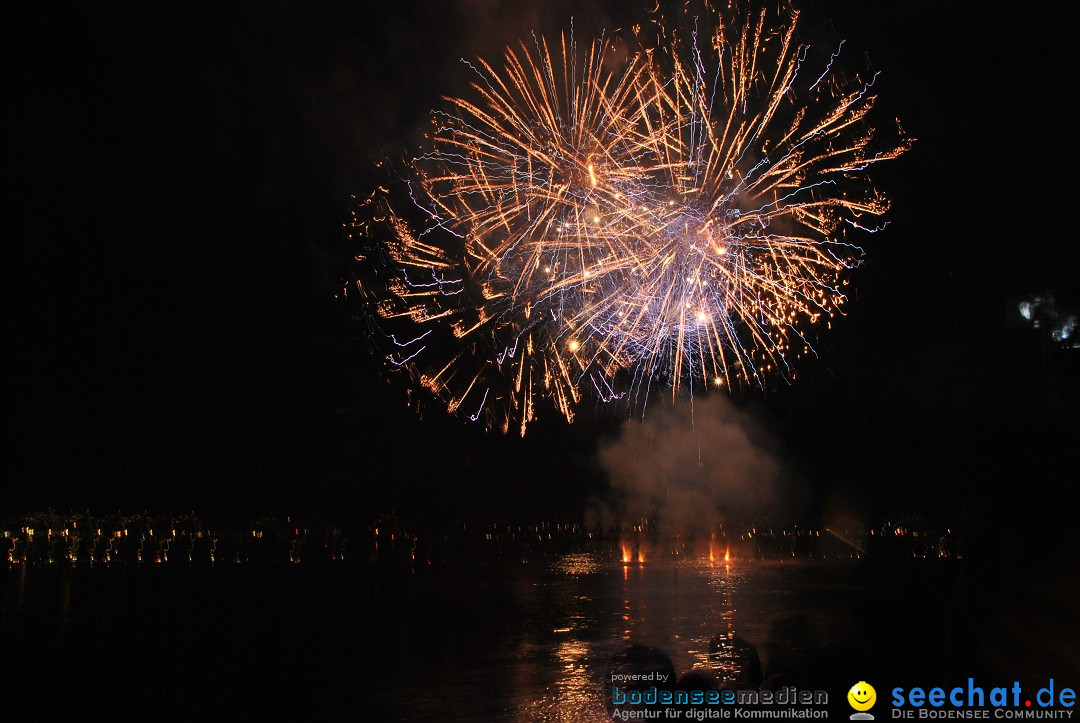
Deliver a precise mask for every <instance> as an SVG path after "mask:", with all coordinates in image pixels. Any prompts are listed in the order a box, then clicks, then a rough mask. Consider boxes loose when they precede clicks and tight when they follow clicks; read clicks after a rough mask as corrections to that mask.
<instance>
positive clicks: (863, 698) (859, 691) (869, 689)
mask: <svg viewBox="0 0 1080 723" xmlns="http://www.w3.org/2000/svg"><path fill="white" fill-rule="evenodd" d="M847 702H848V703H849V704H850V705H851V707H852V708H854V709H855V710H857V711H865V710H870V709H871V708H873V707H874V703H876V702H877V691H876V690H874V686H872V685H870V684H869V683H867V682H866V681H865V680H860V681H859V682H858V683H856V684H855V685H853V686H851V690H849V691H848V693H847Z"/></svg>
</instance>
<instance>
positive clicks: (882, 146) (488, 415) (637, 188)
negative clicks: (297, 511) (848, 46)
mask: <svg viewBox="0 0 1080 723" xmlns="http://www.w3.org/2000/svg"><path fill="white" fill-rule="evenodd" d="M796 20H797V14H796V13H795V12H793V11H791V10H786V11H782V12H780V13H779V14H776V13H772V14H770V13H769V12H767V11H765V10H757V11H742V10H740V11H730V10H725V11H723V12H717V11H715V10H713V9H711V8H710V7H708V6H702V7H698V8H695V9H691V8H689V7H683V8H681V9H679V10H676V11H660V10H657V11H655V12H654V13H653V14H651V15H650V16H649V17H648V18H647V19H646V21H645V22H643V23H641V24H639V25H635V26H633V27H632V28H630V29H628V30H627V31H625V32H623V33H620V34H616V36H615V37H613V38H601V39H598V40H595V41H593V42H592V43H590V44H589V45H588V46H587V47H584V48H579V47H578V46H577V44H576V43H575V41H574V39H573V36H572V35H569V36H568V35H563V36H561V37H559V38H558V39H557V41H555V42H553V43H549V42H548V41H547V40H546V39H544V38H541V37H538V38H533V39H531V40H529V41H528V42H521V43H519V44H518V45H517V46H514V47H510V48H508V49H507V50H506V52H505V55H504V57H503V60H502V63H501V65H499V66H497V67H496V66H493V65H491V64H489V63H487V62H485V61H483V60H479V61H476V62H475V63H468V67H469V68H470V69H471V71H472V72H474V73H475V77H476V80H475V82H474V83H473V84H472V93H471V94H469V97H467V98H465V97H463V98H448V99H447V105H448V107H447V109H446V110H445V111H442V112H437V113H435V114H433V117H432V123H433V132H432V134H431V143H430V147H428V148H426V149H424V151H423V152H421V153H420V154H418V155H417V156H416V157H415V158H414V159H413V160H412V161H411V162H410V163H408V164H407V166H406V168H405V169H404V171H403V173H401V174H400V175H401V176H402V177H401V178H400V179H399V180H398V181H396V182H395V184H388V185H396V186H399V187H400V188H401V189H403V190H401V191H400V192H395V191H394V190H393V189H386V188H381V189H379V190H378V191H376V192H375V193H373V194H371V195H370V196H369V197H367V198H365V199H362V200H361V202H360V203H359V204H358V207H357V209H356V211H355V212H354V218H353V223H352V225H351V234H352V235H353V236H354V237H358V238H360V239H362V241H363V242H364V243H366V246H365V252H364V253H363V254H361V255H360V256H358V260H359V261H360V266H361V270H360V273H359V274H358V275H359V279H358V280H357V281H356V283H355V285H354V286H353V287H352V288H353V289H355V290H356V291H358V292H359V293H360V294H361V296H362V298H363V299H364V300H365V306H366V308H367V309H368V310H369V312H370V313H369V315H368V319H369V324H370V329H371V332H372V339H374V340H376V341H377V342H380V343H378V347H379V348H380V349H381V350H382V351H383V352H384V353H385V355H386V359H387V364H388V366H389V367H391V368H401V369H404V370H406V371H407V372H408V373H409V374H411V375H412V376H413V378H414V380H415V381H416V383H417V384H419V385H420V386H422V387H424V388H425V389H427V390H428V391H429V392H431V393H432V394H434V395H435V396H437V397H438V398H441V399H443V400H444V401H445V402H446V403H447V405H448V407H449V409H450V411H451V412H455V413H456V412H460V413H464V414H468V415H469V416H470V417H471V418H472V419H474V420H475V419H480V418H484V419H485V420H486V421H487V422H489V423H494V424H497V425H499V426H501V427H502V428H503V429H504V431H505V430H506V429H508V428H509V427H510V426H511V425H514V426H515V427H516V428H518V429H519V430H520V432H521V433H522V434H524V432H525V429H526V427H527V425H528V424H529V422H530V421H532V420H533V419H534V418H535V416H536V414H537V405H538V402H540V400H543V399H547V400H550V401H551V402H553V403H554V405H555V407H556V408H557V409H558V410H559V411H560V412H561V413H562V414H563V415H564V416H565V417H566V418H567V420H570V421H572V420H573V416H574V410H575V406H576V405H577V403H578V402H580V401H581V399H582V397H583V395H584V394H590V395H592V396H594V397H596V398H597V399H599V400H601V401H610V400H612V399H616V398H622V397H624V396H625V395H627V394H629V393H632V394H635V395H644V396H646V397H647V395H648V392H649V390H650V389H651V388H654V387H656V386H660V387H669V388H670V389H671V391H672V394H675V393H676V392H677V391H678V390H679V388H680V387H681V386H683V385H686V386H687V387H688V388H690V389H691V390H693V389H695V388H701V387H704V386H709V385H711V386H723V387H729V388H730V387H734V386H738V385H749V384H756V385H764V384H765V382H766V380H767V379H768V378H769V377H770V376H773V375H777V376H780V377H783V378H788V379H791V378H793V377H794V371H793V370H792V368H791V362H792V361H793V360H794V359H796V358H798V357H799V356H801V355H803V354H806V353H812V351H813V350H812V347H811V344H810V341H809V339H808V334H807V330H808V329H809V328H810V327H812V326H813V325H815V324H817V323H819V322H821V321H827V320H828V319H829V318H831V317H832V316H833V315H834V314H835V313H837V312H838V310H839V309H840V307H841V305H842V304H843V303H844V300H845V297H844V294H843V292H842V289H841V287H842V286H843V284H844V283H846V282H845V280H844V279H843V272H845V271H846V270H847V269H850V268H852V267H853V266H855V265H857V264H858V261H859V257H860V255H861V252H862V251H861V249H860V248H859V247H858V246H857V245H856V244H855V243H854V241H853V240H852V238H853V237H854V236H856V235H857V234H863V233H867V232H873V231H875V230H877V229H878V228H880V227H881V225H880V224H879V223H876V219H877V217H880V216H881V215H882V214H884V213H885V212H886V211H887V209H888V201H887V199H886V198H885V197H883V196H882V195H880V194H879V193H878V192H877V191H876V190H875V189H874V188H873V186H872V185H871V184H870V182H869V180H868V179H867V177H866V175H865V171H866V169H867V168H868V167H870V166H871V165H873V164H874V163H877V162H879V161H882V160H886V159H890V158H894V157H896V156H898V155H900V154H901V153H903V152H904V151H905V150H906V149H907V148H908V145H909V142H908V141H907V140H906V139H904V138H903V137H902V133H899V128H898V126H897V132H894V133H893V134H892V135H893V140H892V141H891V142H883V141H882V140H881V139H880V137H879V134H876V133H875V132H874V131H873V129H871V128H870V127H869V126H868V125H867V123H866V119H865V118H866V115H867V113H868V112H869V111H870V110H871V108H872V107H873V104H874V98H875V97H874V95H873V84H874V81H875V80H876V78H877V76H876V75H870V76H869V77H865V78H860V77H855V78H846V77H844V76H841V75H840V74H839V73H837V72H835V71H834V70H833V68H834V66H835V65H836V64H837V57H838V56H839V55H840V49H841V47H842V43H840V46H841V47H837V48H833V49H830V52H829V53H825V54H824V55H825V57H826V63H825V64H824V65H819V66H818V67H810V65H811V63H810V62H809V61H808V60H807V58H808V57H810V53H809V46H807V45H804V44H801V43H800V42H798V40H797V34H796ZM815 57H816V56H815Z"/></svg>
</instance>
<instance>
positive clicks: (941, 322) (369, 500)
mask: <svg viewBox="0 0 1080 723" xmlns="http://www.w3.org/2000/svg"><path fill="white" fill-rule="evenodd" d="M361 5H363V4H358V5H355V6H348V5H333V6H324V7H323V8H322V9H319V10H313V9H311V8H308V7H306V5H305V4H302V3H290V2H276V3H252V4H248V5H244V6H236V7H234V6H232V5H229V4H226V5H220V6H214V7H212V8H191V7H166V6H160V5H157V4H150V5H142V6H132V7H120V6H119V5H116V4H111V3H107V4H91V5H82V6H78V7H75V8H67V9H64V10H60V9H59V8H56V7H53V6H47V5H34V6H30V7H27V8H23V9H20V11H19V12H21V13H24V14H23V16H22V17H19V18H16V19H15V21H14V22H13V23H11V24H9V33H8V34H9V38H10V39H9V43H8V45H9V47H10V48H11V49H12V54H11V57H12V58H13V61H12V62H11V64H10V65H9V68H10V76H11V86H10V90H9V93H8V96H9V103H8V108H9V110H8V114H9V116H13V118H14V123H13V124H12V131H11V135H10V136H9V141H10V144H9V145H10V146H11V147H12V150H13V152H14V158H15V163H14V166H13V170H14V173H13V174H12V176H13V178H14V181H15V194H14V197H13V198H9V200H10V202H11V207H12V209H13V210H14V217H15V228H14V231H13V232H9V234H7V239H8V241H7V244H8V249H9V259H8V269H9V272H8V277H7V283H6V284H5V287H6V288H5V291H6V295H7V302H6V318H7V332H6V337H7V340H8V343H7V344H6V349H7V355H8V358H9V363H8V369H9V372H8V380H9V382H8V389H9V392H8V399H9V403H8V404H6V405H5V408H6V409H7V414H8V427H9V429H10V430H11V431H10V432H9V434H8V436H7V437H6V442H7V443H6V445H5V446H6V453H5V454H4V467H5V473H4V478H5V480H6V481H5V483H4V486H5V489H6V491H5V495H4V497H5V501H4V503H3V507H4V508H5V509H4V511H10V512H14V511H33V510H38V509H43V508H45V507H49V506H51V507H54V508H57V509H59V510H68V509H74V508H81V507H85V506H95V507H98V508H122V509H125V510H130V509H142V508H150V509H195V510H203V511H215V512H223V511H237V510H240V511H264V510H275V509H291V510H310V511H324V512H327V511H333V512H334V513H335V514H339V515H345V516H357V517H360V518H362V517H364V516H369V515H374V514H378V513H380V512H384V511H388V510H390V509H398V510H399V511H402V510H403V511H405V512H407V513H409V514H413V515H415V516H417V517H419V518H422V519H435V518H438V517H440V516H442V517H455V518H456V517H470V516H472V517H484V516H490V515H498V516H503V517H510V518H515V517H516V518H528V517H539V516H543V515H560V516H564V517H570V518H572V517H574V516H576V515H579V514H580V513H581V510H582V509H583V506H584V504H585V502H586V500H587V499H588V498H589V497H590V496H592V495H594V494H596V493H598V492H600V491H601V490H602V489H603V488H604V485H605V484H606V481H605V479H604V476H603V474H602V473H601V470H600V469H599V467H598V465H597V462H596V459H595V447H596V440H597V439H598V438H600V437H604V436H605V435H611V434H614V433H615V431H616V430H617V428H618V425H619V424H620V423H621V421H622V420H621V419H620V418H612V417H611V416H610V415H607V414H606V413H605V412H604V411H603V410H600V411H599V412H597V411H596V410H594V409H593V408H592V407H590V406H589V405H588V404H586V405H584V409H583V412H582V415H581V417H580V418H579V421H578V422H577V423H575V425H574V426H572V427H568V426H567V425H566V424H565V422H564V421H563V420H562V419H561V417H559V416H557V415H554V414H549V415H548V416H547V418H546V419H544V420H542V421H541V422H539V423H537V424H536V425H534V427H531V428H530V431H529V434H528V436H527V438H526V439H524V440H521V439H519V438H517V437H515V436H510V437H504V436H502V435H501V434H498V433H486V432H484V431H483V429H482V428H481V427H479V426H477V425H471V424H468V423H467V422H465V421H462V420H460V419H457V418H451V417H448V416H447V415H446V414H445V413H442V412H438V411H437V410H436V409H435V408H434V407H432V408H431V409H430V410H429V411H427V412H426V413H425V414H424V416H423V418H418V417H417V415H416V414H415V413H414V412H413V411H411V410H410V409H407V408H406V407H405V404H404V388H403V387H402V386H401V385H400V384H399V383H388V382H387V381H386V379H385V377H384V375H383V374H382V373H381V365H380V363H379V360H378V359H376V358H375V357H373V356H372V355H371V354H370V353H369V352H368V350H367V347H366V345H365V343H364V340H363V334H362V329H361V328H360V327H359V325H357V324H356V323H354V322H353V321H351V318H352V316H353V315H354V314H355V313H356V309H355V308H351V307H349V306H348V305H346V304H341V303H337V302H335V301H334V299H333V297H334V294H335V292H336V291H337V290H339V289H340V288H341V286H342V284H343V283H344V282H345V280H346V279H347V276H348V274H349V270H350V266H349V258H350V253H351V252H352V251H353V250H354V249H352V248H350V246H349V245H348V244H347V243H346V242H345V240H344V238H343V234H342V224H343V223H344V222H345V221H346V220H347V218H348V209H349V204H350V194H363V193H365V192H366V191H367V189H369V188H370V187H371V185H372V183H373V182H374V180H375V179H376V176H375V175H374V173H373V169H372V162H373V161H374V160H377V159H379V158H382V157H384V156H391V157H392V156H395V155H396V156H397V157H400V156H401V155H402V153H403V149H405V148H407V147H408V146H409V144H410V143H411V142H413V141H415V139H416V137H417V134H418V133H419V132H420V128H421V126H422V124H423V122H424V120H425V119H426V116H427V113H428V112H429V111H430V109H432V108H434V107H438V106H439V104H440V103H441V101H440V96H441V95H442V94H444V93H454V92H457V91H459V90H460V89H461V87H462V83H463V82H464V80H465V79H466V78H467V72H466V69H465V68H464V66H463V65H462V64H461V63H459V62H458V59H459V58H460V57H462V56H465V57H475V56H477V55H485V56H487V57H494V56H495V55H496V53H497V52H498V50H499V48H500V47H501V46H502V45H504V44H505V43H507V42H509V41H511V40H513V39H514V38H515V37H518V36H520V35H523V34H526V33H528V32H529V31H531V30H534V29H535V30H537V31H540V32H552V31H555V30H558V29H560V28H562V27H565V26H566V25H567V24H568V22H569V18H570V16H571V15H573V16H574V17H575V25H576V27H577V28H578V29H579V32H580V33H581V34H582V36H583V37H584V36H586V35H587V34H588V33H590V32H591V31H590V29H592V28H600V27H605V26H606V27H615V26H618V25H621V24H623V23H624V22H625V20H626V19H632V18H633V17H634V13H635V12H636V7H637V5H638V4H635V3H615V2H608V3H598V4H594V5H590V6H587V7H586V6H583V5H582V4H576V3H570V2H552V3H544V4H542V5H540V4H538V5H534V6H523V5H519V4H517V3H499V2H498V1H497V0H491V1H489V2H480V1H479V0H478V1H476V2H465V1H464V0H462V1H459V2H434V1H433V2H419V3H412V4H410V5H408V6H406V5H405V4H404V3H385V4H383V5H384V7H382V8H381V9H379V10H376V11H370V10H367V9H363V8H362V7H361ZM799 6H800V7H805V8H806V10H807V16H808V17H810V19H811V21H812V22H813V23H815V25H813V27H826V28H827V27H828V25H827V22H826V20H825V19H826V18H827V19H828V20H831V22H832V23H833V25H834V27H835V33H836V35H837V36H838V37H844V38H847V39H848V44H847V45H846V46H845V50H846V51H850V54H849V55H848V59H849V60H852V59H854V60H857V61H859V63H862V65H860V64H859V63H856V66H855V67H856V69H860V68H862V67H865V63H866V62H868V63H869V64H870V66H871V67H872V68H874V69H880V70H882V71H883V73H882V76H881V77H880V79H879V81H878V83H877V85H876V86H875V88H876V90H878V91H879V96H880V102H879V105H878V108H877V109H876V110H875V113H876V114H877V118H878V120H879V122H882V123H888V122H889V121H890V120H891V118H892V117H894V116H896V117H899V118H900V119H901V121H902V123H903V126H904V128H905V129H906V130H907V132H908V133H909V134H910V135H911V136H913V137H915V138H917V139H918V140H917V142H916V143H915V146H914V149H913V150H912V151H911V152H909V153H908V154H907V155H905V156H904V157H902V158H901V159H900V160H898V161H894V162H890V163H888V164H884V165H882V166H881V167H879V168H877V169H876V172H875V173H874V174H873V178H874V179H875V182H876V184H877V186H878V187H879V188H881V189H882V190H884V191H885V192H886V193H888V194H889V195H890V196H891V197H892V199H893V201H894V209H893V211H892V213H891V214H890V216H889V217H888V218H889V219H890V220H891V224H890V226H889V227H888V229H887V230H885V231H883V232H882V233H880V234H878V235H877V236H875V237H873V238H871V239H870V240H869V241H867V243H866V248H867V256H866V263H865V265H864V266H863V267H862V268H861V269H859V270H858V271H856V272H855V273H854V274H853V275H852V277H851V278H852V286H851V287H849V288H850V289H851V292H850V294H849V296H850V300H851V301H850V303H849V304H848V306H847V310H848V316H847V317H846V318H844V319H843V320H841V321H840V322H839V323H837V324H834V328H833V331H832V333H831V334H829V335H828V336H827V337H825V339H824V343H823V344H822V346H821V349H820V351H821V357H820V358H819V359H817V360H811V361H809V362H807V363H805V364H804V365H803V367H802V368H801V370H800V372H801V373H800V378H799V380H798V383H797V384H795V385H794V386H791V387H782V388H777V389H774V390H771V391H769V392H768V393H764V394H763V393H760V392H753V393H750V394H747V395H744V396H742V397H741V398H740V399H739V400H738V403H739V404H741V405H743V406H746V407H748V408H749V409H751V410H752V411H753V414H754V415H755V416H756V417H757V418H758V419H759V420H760V421H761V423H762V424H764V425H765V426H767V427H768V428H769V429H771V430H772V431H773V432H774V433H775V434H776V435H778V436H779V437H780V439H781V440H782V441H783V442H784V446H785V449H784V453H785V457H786V460H787V462H788V464H789V465H790V466H792V467H793V468H794V469H797V470H798V471H799V473H800V475H801V477H802V478H803V480H804V484H805V485H807V489H808V490H810V493H811V494H810V503H809V506H808V509H807V511H806V515H807V516H808V517H809V518H813V517H815V516H816V515H818V514H821V513H822V512H823V511H828V510H831V509H834V508H835V507H836V506H837V505H839V506H840V507H842V508H844V509H849V510H851V511H854V512H856V513H858V514H860V515H863V516H864V518H865V519H866V520H867V521H872V520H873V519H875V517H880V516H882V515H894V514H902V513H918V514H921V515H924V516H926V517H928V518H930V519H934V520H941V521H944V522H948V523H949V524H955V525H958V526H960V527H961V529H968V530H970V531H972V534H973V535H974V536H976V537H977V538H980V539H983V540H986V539H988V538H989V535H990V533H989V532H988V531H989V530H992V529H997V528H999V527H1001V526H1004V528H1006V529H1007V532H1006V537H1007V539H1008V540H1010V541H1011V542H1010V543H1009V544H1023V542H1021V540H1025V539H1031V538H1032V537H1033V536H1044V537H1045V534H1046V533H1044V531H1045V530H1046V526H1047V525H1050V526H1051V527H1053V526H1057V525H1062V524H1066V523H1071V522H1072V520H1074V519H1075V511H1074V510H1070V509H1067V508H1066V506H1065V505H1062V504H1061V503H1060V497H1061V495H1062V494H1064V493H1065V492H1066V490H1070V489H1071V487H1072V485H1073V484H1074V483H1075V480H1076V477H1077V475H1076V472H1077V465H1076V462H1075V457H1076V455H1075V446H1076V441H1077V440H1078V439H1080V425H1078V422H1077V419H1078V411H1077V410H1078V409H1080V407H1078V402H1080V392H1078V380H1080V374H1078V369H1080V364H1078V358H1080V353H1078V352H1077V351H1075V350H1073V351H1069V350H1064V349H1062V348H1061V347H1060V346H1059V345H1057V344H1055V343H1053V342H1052V341H1051V340H1050V339H1049V337H1048V336H1046V335H1045V334H1040V333H1037V332H1035V331H1032V330H1030V329H1029V328H1027V327H1025V326H1024V325H1023V324H1022V323H1020V319H1019V316H1018V314H1017V312H1016V305H1017V302H1018V301H1019V300H1020V299H1021V298H1023V297H1027V296H1032V295H1034V294H1045V293H1052V294H1053V295H1054V296H1055V298H1056V299H1057V301H1058V303H1059V305H1061V306H1062V307H1065V308H1073V309H1075V308H1076V307H1077V306H1080V295H1078V292H1077V289H1078V287H1080V278H1078V270H1080V255H1078V250H1077V249H1078V246H1080V245H1078V244H1077V242H1076V232H1075V229H1074V222H1073V218H1072V216H1073V213H1074V211H1075V204H1074V203H1072V198H1073V196H1074V194H1075V191H1076V187H1075V183H1074V180H1073V176H1074V174H1075V168H1076V167H1077V164H1076V162H1077V152H1076V123H1075V117H1074V115H1073V114H1072V112H1071V110H1069V108H1070V106H1071V104H1072V103H1073V102H1074V100H1075V99H1074V98H1073V97H1072V96H1073V95H1074V93H1075V88H1076V87H1077V72H1076V71H1077V63H1076V60H1075V52H1076V50H1075V38H1074V37H1073V31H1074V28H1075V22H1074V21H1075V15H1074V12H1075V11H1074V10H1072V9H1071V8H1070V7H1068V6H1062V7H1061V8H1058V7H1056V6H1054V7H1049V6H1047V7H1043V6H1042V5H1040V4H1032V3H1028V4H1023V5H1018V6H1015V9H1013V10H1011V11H1010V12H1009V13H1007V14H1004V15H1003V14H994V13H991V12H987V11H986V10H985V9H984V8H985V6H984V5H981V4H976V3H967V4H965V3H946V4H939V3H935V4H930V3H927V4H923V5H919V4H915V5H912V4H909V3H861V2H839V3H823V4H820V5H819V4H809V5H808V4H802V3H800V4H799ZM615 8H619V14H618V15H617V14H616V12H615ZM830 32H832V31H830ZM864 58H865V61H864V60H863V59H864ZM9 167H10V166H9ZM838 501H839V502H838ZM1049 534H1050V535H1051V539H1054V540H1056V541H1059V542H1060V541H1062V540H1064V539H1065V535H1064V534H1061V533H1057V532H1053V533H1049ZM980 536H981V537H980ZM1039 539H1043V537H1040V538H1039ZM1002 544H1004V543H1002Z"/></svg>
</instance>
